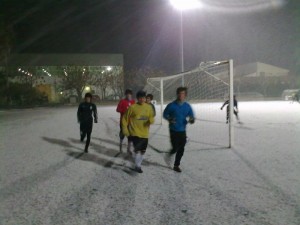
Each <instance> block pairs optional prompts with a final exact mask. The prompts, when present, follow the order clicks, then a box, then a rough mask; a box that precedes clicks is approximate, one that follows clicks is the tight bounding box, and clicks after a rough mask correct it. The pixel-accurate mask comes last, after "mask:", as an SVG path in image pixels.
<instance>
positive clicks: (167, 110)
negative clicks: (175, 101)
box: [163, 104, 176, 123]
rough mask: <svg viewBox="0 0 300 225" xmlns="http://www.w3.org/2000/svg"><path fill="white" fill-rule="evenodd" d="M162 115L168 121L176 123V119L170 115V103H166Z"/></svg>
mask: <svg viewBox="0 0 300 225" xmlns="http://www.w3.org/2000/svg"><path fill="white" fill-rule="evenodd" d="M163 117H164V119H165V120H168V121H169V123H176V119H175V118H173V117H172V112H171V104H168V105H167V107H166V108H165V110H164V113H163Z"/></svg>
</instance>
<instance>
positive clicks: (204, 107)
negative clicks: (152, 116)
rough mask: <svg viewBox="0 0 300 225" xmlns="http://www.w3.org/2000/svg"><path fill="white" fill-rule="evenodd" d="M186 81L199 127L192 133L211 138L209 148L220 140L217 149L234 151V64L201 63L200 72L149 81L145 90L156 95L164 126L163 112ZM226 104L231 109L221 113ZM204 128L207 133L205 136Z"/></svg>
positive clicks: (197, 69)
mask: <svg viewBox="0 0 300 225" xmlns="http://www.w3.org/2000/svg"><path fill="white" fill-rule="evenodd" d="M183 80H184V85H185V87H187V88H188V101H189V103H190V104H191V105H192V108H193V110H194V111H195V114H196V120H197V123H196V125H195V126H193V127H196V128H191V129H195V132H193V133H201V134H202V133H203V135H204V136H206V137H207V138H211V139H212V141H211V143H206V144H208V145H209V144H211V145H212V146H214V141H213V140H219V142H218V143H220V144H218V145H220V146H223V147H225V146H227V147H232V146H233V137H234V136H233V123H232V121H233V95H234V92H233V90H234V89H233V60H225V61H210V62H201V63H200V64H199V66H198V67H197V68H195V69H193V70H190V71H187V72H183V73H179V74H174V75H171V76H166V77H154V78H148V79H147V84H146V86H145V88H144V90H145V91H146V92H147V93H151V94H153V95H154V99H155V100H156V102H157V105H159V106H160V110H157V111H158V112H159V113H157V118H156V121H159V123H160V124H163V110H164V108H165V106H166V104H168V103H169V102H171V101H173V100H175V98H176V89H177V88H178V87H180V86H182V81H183ZM226 100H228V101H229V104H228V108H227V106H225V107H224V109H225V110H223V111H221V110H220V108H221V106H222V104H223V103H224V102H225V101H226ZM227 109H228V111H229V115H228V117H229V120H228V124H226V117H227V115H226V113H227ZM224 111H225V112H224ZM198 123H199V124H198ZM197 124H198V125H197ZM198 126H199V127H200V128H199V129H198ZM201 128H203V129H204V130H206V133H204V132H203V130H201ZM193 135H194V134H193ZM221 139H222V140H221ZM225 139H226V141H225Z"/></svg>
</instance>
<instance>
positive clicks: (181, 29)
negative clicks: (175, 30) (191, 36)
mask: <svg viewBox="0 0 300 225" xmlns="http://www.w3.org/2000/svg"><path fill="white" fill-rule="evenodd" d="M180 58H181V60H180V61H181V72H182V73H183V72H184V51H183V15H182V10H180ZM181 84H182V86H184V77H183V76H182V78H181Z"/></svg>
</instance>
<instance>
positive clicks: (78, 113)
mask: <svg viewBox="0 0 300 225" xmlns="http://www.w3.org/2000/svg"><path fill="white" fill-rule="evenodd" d="M80 118H81V104H79V106H78V110H77V122H78V123H80Z"/></svg>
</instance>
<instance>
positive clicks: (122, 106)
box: [116, 98, 135, 119]
mask: <svg viewBox="0 0 300 225" xmlns="http://www.w3.org/2000/svg"><path fill="white" fill-rule="evenodd" d="M134 103H135V101H134V100H133V99H132V100H128V99H126V98H124V99H122V100H121V101H120V102H119V104H118V106H117V110H116V111H117V112H118V113H120V114H121V119H122V116H123V115H124V114H125V112H126V111H127V109H128V108H129V106H131V105H133V104H134Z"/></svg>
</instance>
